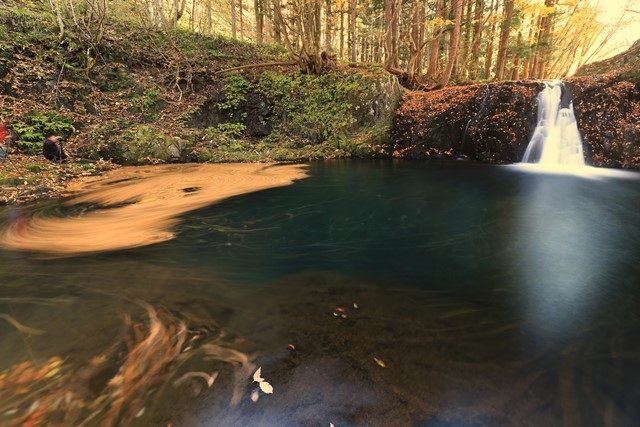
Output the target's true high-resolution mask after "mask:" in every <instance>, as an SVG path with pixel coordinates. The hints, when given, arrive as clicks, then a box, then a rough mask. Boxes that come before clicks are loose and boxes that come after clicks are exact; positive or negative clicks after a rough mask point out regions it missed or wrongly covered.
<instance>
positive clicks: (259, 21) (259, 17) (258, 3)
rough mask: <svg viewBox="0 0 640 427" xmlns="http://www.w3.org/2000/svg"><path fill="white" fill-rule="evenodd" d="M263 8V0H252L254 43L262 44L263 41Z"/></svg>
mask: <svg viewBox="0 0 640 427" xmlns="http://www.w3.org/2000/svg"><path fill="white" fill-rule="evenodd" d="M262 9H263V0H254V1H253V12H254V14H255V17H256V29H255V33H256V35H255V37H256V43H258V44H262V42H263V41H264V11H263V10H262Z"/></svg>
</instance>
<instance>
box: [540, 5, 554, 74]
mask: <svg viewBox="0 0 640 427" xmlns="http://www.w3.org/2000/svg"><path fill="white" fill-rule="evenodd" d="M556 3H557V0H545V2H544V5H545V7H547V8H553V7H555V5H556ZM552 27H553V13H548V14H547V15H546V16H544V17H543V18H542V20H541V23H540V38H539V39H538V49H539V53H540V54H539V58H538V63H537V64H536V75H537V77H538V78H544V77H545V74H546V67H547V63H548V62H549V56H550V50H551V43H552V40H551V29H552ZM541 47H542V49H540V48H541Z"/></svg>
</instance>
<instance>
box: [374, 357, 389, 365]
mask: <svg viewBox="0 0 640 427" xmlns="http://www.w3.org/2000/svg"><path fill="white" fill-rule="evenodd" d="M373 360H374V361H375V362H376V363H377V364H378V366H380V367H381V368H386V367H387V364H386V363H384V360H382V359H378V358H377V357H374V358H373Z"/></svg>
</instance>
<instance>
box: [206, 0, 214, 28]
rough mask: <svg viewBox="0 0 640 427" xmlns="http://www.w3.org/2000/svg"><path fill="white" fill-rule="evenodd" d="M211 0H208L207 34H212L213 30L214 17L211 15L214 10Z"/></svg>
mask: <svg viewBox="0 0 640 427" xmlns="http://www.w3.org/2000/svg"><path fill="white" fill-rule="evenodd" d="M211 1H212V0H207V34H208V35H211V33H212V32H213V17H212V16H211V15H212V13H213V11H212V10H211Z"/></svg>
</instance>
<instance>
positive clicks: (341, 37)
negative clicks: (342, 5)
mask: <svg viewBox="0 0 640 427" xmlns="http://www.w3.org/2000/svg"><path fill="white" fill-rule="evenodd" d="M340 58H344V10H340Z"/></svg>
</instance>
